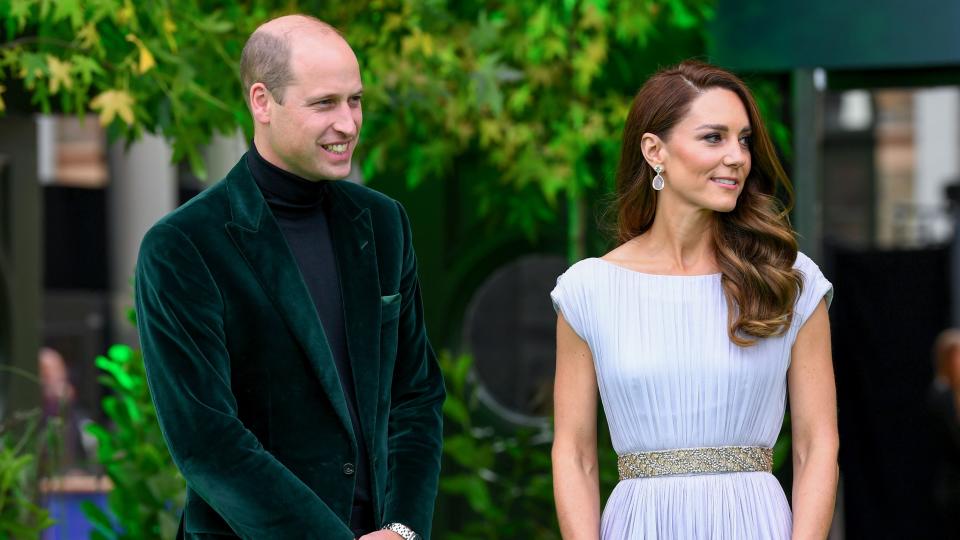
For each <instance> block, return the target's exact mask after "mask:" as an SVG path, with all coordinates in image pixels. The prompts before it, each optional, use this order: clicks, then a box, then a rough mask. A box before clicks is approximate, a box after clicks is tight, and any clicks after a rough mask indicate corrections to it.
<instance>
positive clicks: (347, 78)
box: [257, 32, 363, 181]
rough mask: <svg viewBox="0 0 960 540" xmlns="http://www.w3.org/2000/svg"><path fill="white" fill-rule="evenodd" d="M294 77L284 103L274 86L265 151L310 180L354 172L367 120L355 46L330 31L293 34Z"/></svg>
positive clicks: (269, 157) (270, 158) (269, 158)
mask: <svg viewBox="0 0 960 540" xmlns="http://www.w3.org/2000/svg"><path fill="white" fill-rule="evenodd" d="M291 49H292V51H291V55H290V68H291V70H292V72H293V77H294V80H293V83H291V84H290V85H289V86H287V87H285V88H283V89H282V95H283V99H282V101H283V103H282V104H281V103H278V102H277V101H276V100H275V99H274V96H273V95H272V94H271V93H270V92H266V94H267V95H266V99H267V100H268V101H269V105H268V110H269V119H268V123H267V125H265V126H261V127H262V128H263V134H264V138H263V139H262V140H260V139H258V141H261V143H262V142H265V143H266V148H261V147H260V146H261V144H258V146H257V149H258V150H259V151H260V153H261V155H263V157H264V158H266V159H267V161H270V162H271V163H273V164H274V165H277V166H278V167H280V168H281V169H284V170H287V171H289V172H292V173H294V174H296V175H298V176H301V177H303V178H306V179H307V180H314V181H317V180H339V179H341V178H345V177H346V176H347V175H348V174H350V162H351V158H352V156H353V150H354V148H356V145H357V138H358V136H359V135H360V126H361V125H362V124H363V112H362V111H361V107H360V97H361V94H362V92H363V86H362V84H361V82H360V66H359V65H358V64H357V58H356V56H354V54H353V51H352V50H351V49H350V46H349V45H347V44H346V42H344V41H343V39H341V38H340V37H339V36H337V35H335V34H332V33H326V34H317V33H313V32H311V33H310V34H309V35H300V36H294V37H291Z"/></svg>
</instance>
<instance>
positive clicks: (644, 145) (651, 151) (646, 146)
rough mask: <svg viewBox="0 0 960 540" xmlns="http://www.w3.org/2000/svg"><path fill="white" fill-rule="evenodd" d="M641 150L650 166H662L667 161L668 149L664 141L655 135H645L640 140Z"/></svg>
mask: <svg viewBox="0 0 960 540" xmlns="http://www.w3.org/2000/svg"><path fill="white" fill-rule="evenodd" d="M640 150H641V151H643V158H644V159H646V160H647V163H649V164H650V166H651V167H652V166H654V165H660V164H663V162H664V161H665V160H666V157H667V149H666V147H665V146H664V144H663V140H662V139H661V138H660V137H658V136H657V135H654V134H653V133H644V134H643V137H641V138H640Z"/></svg>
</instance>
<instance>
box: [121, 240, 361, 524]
mask: <svg viewBox="0 0 960 540" xmlns="http://www.w3.org/2000/svg"><path fill="white" fill-rule="evenodd" d="M136 308H137V320H138V328H139V332H140V342H141V347H142V349H143V358H144V364H145V367H146V373H147V383H148V385H149V388H150V392H151V395H152V397H153V402H154V405H155V406H156V409H157V417H158V419H159V421H160V428H161V431H162V432H163V436H164V439H165V440H166V442H167V446H168V447H169V449H170V453H171V455H172V456H173V460H174V462H175V463H176V465H177V467H179V469H180V471H181V472H182V473H183V476H184V478H185V479H186V481H187V483H188V484H189V486H190V487H191V488H192V489H193V490H194V491H196V492H197V494H199V495H200V497H201V498H202V499H203V500H204V501H206V502H207V504H209V505H210V506H211V507H212V508H213V509H214V510H215V511H216V512H217V513H219V514H220V516H221V517H223V519H224V520H225V521H226V522H227V524H228V525H229V526H230V527H231V528H232V529H233V530H234V532H235V533H236V534H237V535H239V536H240V537H242V538H258V539H260V538H315V539H321V538H323V539H329V538H333V539H342V540H348V539H350V540H352V539H353V537H354V536H353V534H352V532H351V531H350V529H348V528H347V526H346V525H345V524H344V523H342V522H341V520H340V519H339V518H338V517H337V516H336V514H335V513H334V512H333V511H332V510H331V509H330V508H329V507H328V506H327V505H326V504H325V503H324V502H323V501H322V500H321V499H320V498H319V497H318V496H317V495H316V494H315V493H314V492H313V491H312V490H311V489H310V488H309V487H307V486H306V484H304V483H303V482H302V481H301V480H300V479H299V478H297V477H296V476H295V475H294V474H293V473H292V472H291V471H290V470H289V469H287V468H286V467H285V466H284V465H283V464H282V463H280V462H279V461H278V460H277V459H276V458H275V457H274V456H273V455H272V454H270V452H268V451H267V450H265V449H264V447H263V446H262V445H261V444H260V441H258V440H257V438H256V436H255V435H254V434H253V433H251V432H250V431H249V430H248V429H247V428H246V427H245V426H244V425H243V423H242V422H241V421H240V420H239V419H238V417H237V403H236V399H235V398H234V395H233V393H232V392H231V388H230V357H229V353H228V352H227V348H226V340H225V330H224V323H223V319H224V318H223V310H224V302H223V298H222V297H221V296H220V293H219V290H218V288H217V285H216V283H215V282H214V279H213V276H212V275H211V274H210V272H209V270H208V269H207V267H206V266H205V264H204V262H203V259H202V257H201V256H200V253H199V252H198V250H197V249H196V247H195V246H194V245H193V243H192V242H191V241H190V239H189V238H188V237H187V236H186V235H185V234H184V233H183V232H182V231H180V229H178V228H176V227H174V226H172V225H168V224H160V225H157V226H155V227H154V228H153V229H151V230H150V232H148V233H147V236H146V237H145V238H144V240H143V243H142V245H141V248H140V256H139V259H138V262H137V271H136Z"/></svg>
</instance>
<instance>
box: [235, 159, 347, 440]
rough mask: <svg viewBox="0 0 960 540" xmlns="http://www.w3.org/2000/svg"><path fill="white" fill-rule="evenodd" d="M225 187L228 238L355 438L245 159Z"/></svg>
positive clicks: (312, 310)
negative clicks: (228, 210)
mask: <svg viewBox="0 0 960 540" xmlns="http://www.w3.org/2000/svg"><path fill="white" fill-rule="evenodd" d="M226 182H227V192H228V194H229V199H230V210H231V213H232V216H233V221H231V222H229V223H227V224H226V229H227V233H228V234H229V235H230V237H231V238H232V239H233V243H234V244H235V245H236V246H237V249H238V250H240V252H241V253H242V254H243V257H244V259H245V260H246V262H247V264H248V265H249V266H250V269H251V270H252V271H253V273H254V274H255V275H256V277H257V280H258V281H259V282H260V286H261V287H263V289H264V291H266V293H267V295H268V296H269V297H270V299H271V301H273V304H274V306H276V308H277V311H279V312H280V314H281V315H282V316H283V319H284V321H285V322H286V323H287V326H288V327H289V328H290V331H291V332H292V333H293V335H294V337H295V338H296V340H297V342H298V343H299V344H300V346H301V347H302V348H303V350H304V353H305V354H306V356H307V360H308V361H309V363H310V366H311V368H312V369H313V371H314V373H315V374H316V376H317V378H318V379H320V383H321V384H322V386H323V388H324V390H325V391H326V394H327V396H328V397H329V399H330V403H331V404H332V405H333V409H334V411H335V412H336V414H337V417H338V418H339V419H340V422H341V424H343V427H344V429H346V430H347V433H350V434H351V436H354V437H355V435H354V433H353V425H352V423H351V422H350V416H349V413H348V412H347V403H346V398H345V397H344V393H343V388H342V387H341V385H340V379H339V377H338V376H337V371H336V366H335V365H334V362H333V353H332V352H331V351H330V345H329V343H328V342H327V338H326V336H325V335H324V332H323V326H322V325H321V324H320V317H319V316H318V315H317V310H316V307H314V305H313V303H312V302H310V300H309V299H310V293H309V291H308V290H307V286H306V284H305V283H304V281H303V276H301V274H300V270H299V268H298V267H297V262H296V260H295V259H294V257H293V253H291V252H290V248H289V247H287V243H286V240H284V238H283V233H282V232H281V231H280V226H279V225H277V222H276V220H275V219H273V215H272V214H271V213H270V209H269V208H268V207H267V203H266V201H264V199H263V196H262V195H261V194H260V190H259V188H257V185H256V183H255V182H254V180H253V176H251V174H250V170H249V169H248V168H247V165H246V158H245V157H244V158H243V159H241V160H240V163H238V164H237V165H236V166H235V167H234V168H233V170H232V171H230V173H229V174H228V175H227V179H226Z"/></svg>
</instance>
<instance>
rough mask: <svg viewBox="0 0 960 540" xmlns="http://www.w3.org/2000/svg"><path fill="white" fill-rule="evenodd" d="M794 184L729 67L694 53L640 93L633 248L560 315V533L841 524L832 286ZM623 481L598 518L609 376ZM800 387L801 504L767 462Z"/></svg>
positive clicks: (624, 224) (588, 281)
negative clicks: (794, 217) (804, 239)
mask: <svg viewBox="0 0 960 540" xmlns="http://www.w3.org/2000/svg"><path fill="white" fill-rule="evenodd" d="M778 188H780V189H781V190H782V191H783V192H784V193H787V194H790V193H791V190H790V184H789V180H788V179H787V177H786V175H785V174H784V172H783V168H782V167H781V165H780V164H779V162H778V161H777V158H776V156H775V154H774V150H773V145H772V143H771V142H770V138H769V136H768V135H767V132H766V131H765V129H764V126H763V122H762V121H761V119H760V116H759V113H758V110H757V106H756V103H755V102H754V100H753V97H752V96H751V95H750V92H749V90H747V88H746V86H745V85H744V84H743V83H742V82H741V81H740V80H739V79H737V78H736V77H735V76H734V75H732V74H730V73H728V72H726V71H723V70H720V69H718V68H715V67H713V66H710V65H707V64H702V63H699V62H692V61H691V62H684V63H683V64H681V65H679V66H678V67H676V68H673V69H667V70H664V71H661V72H659V73H657V74H656V75H654V76H653V77H652V78H651V79H650V80H649V81H648V82H647V83H646V84H645V85H644V86H643V88H641V90H640V92H639V93H638V94H637V96H636V97H635V98H634V101H633V105H632V107H631V110H630V113H629V116H628V117H627V123H626V126H625V129H624V136H623V150H622V155H621V159H620V166H619V169H618V172H617V195H618V208H617V209H618V236H619V238H618V240H619V247H617V248H616V249H614V250H613V251H611V252H609V253H607V254H606V255H605V256H603V257H602V258H599V259H596V258H594V259H586V260H584V261H580V262H579V263H577V264H575V265H573V266H572V267H571V268H570V269H569V270H567V272H565V273H564V274H563V275H562V276H561V277H560V278H559V279H558V280H557V287H556V288H555V289H554V290H553V292H552V293H551V297H552V298H553V301H554V306H555V307H556V309H557V312H558V321H557V375H556V383H555V385H556V386H555V415H556V435H555V441H554V446H553V472H554V486H555V487H554V492H555V497H556V503H557V512H558V516H559V519H560V528H561V531H562V533H563V537H564V538H565V539H568V540H570V539H595V538H603V539H604V540H614V539H616V540H620V539H631V540H635V539H642V538H657V539H660V540H663V539H684V540H686V539H700V538H703V539H707V538H709V539H714V540H716V539H738V540H740V539H745V538H764V539H780V538H794V539H800V538H818V539H822V538H825V537H826V536H827V532H828V530H829V527H830V521H831V517H832V515H833V507H834V499H835V496H836V485H837V448H838V436H837V420H836V395H835V386H834V380H833V368H832V359H831V356H830V329H829V321H828V318H827V305H828V304H829V302H830V297H831V295H832V287H831V285H830V283H829V282H828V281H827V280H826V279H825V278H824V277H823V274H821V273H820V270H819V269H818V268H817V265H816V264H814V263H813V262H812V261H811V260H810V259H809V258H807V257H806V256H804V255H803V254H802V253H798V251H797V243H796V240H795V238H794V233H793V231H792V230H791V229H790V226H789V224H788V222H787V218H786V211H785V210H783V209H781V208H780V207H779V206H778V204H777V203H776V199H775V198H774V196H773V195H774V193H775V192H776V191H777V189H778ZM598 389H599V393H600V396H601V398H602V401H603V405H604V410H605V413H606V418H607V421H608V423H609V426H610V432H611V437H612V439H613V445H614V449H615V450H616V451H617V454H618V456H619V457H618V465H619V470H620V478H621V481H620V483H619V484H618V485H617V487H616V489H614V491H613V493H612V495H611V496H610V499H609V501H607V506H606V508H605V510H604V512H603V516H602V519H601V515H600V500H599V499H600V496H599V489H598V476H597V446H596V435H597V433H596V428H597V425H596V406H597V400H596V395H597V390H598ZM788 389H789V395H790V408H791V424H792V426H793V465H794V484H793V515H792V516H791V510H790V506H789V505H788V504H787V500H786V497H785V495H784V493H783V490H782V489H781V488H780V485H779V483H778V482H777V480H776V479H775V478H774V477H773V475H772V474H771V473H770V468H771V455H772V452H771V448H772V446H773V444H774V442H775V440H776V438H777V434H778V432H779V430H780V426H781V423H782V420H783V415H784V406H785V397H786V391H787V390H788Z"/></svg>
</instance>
